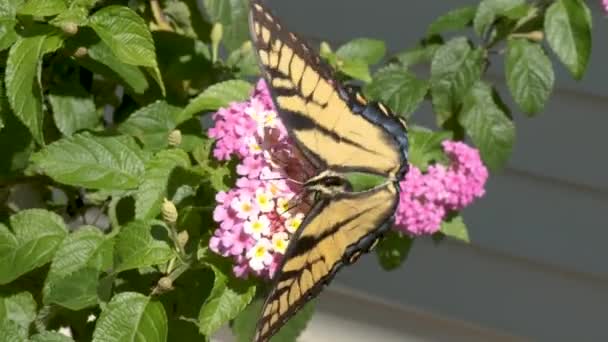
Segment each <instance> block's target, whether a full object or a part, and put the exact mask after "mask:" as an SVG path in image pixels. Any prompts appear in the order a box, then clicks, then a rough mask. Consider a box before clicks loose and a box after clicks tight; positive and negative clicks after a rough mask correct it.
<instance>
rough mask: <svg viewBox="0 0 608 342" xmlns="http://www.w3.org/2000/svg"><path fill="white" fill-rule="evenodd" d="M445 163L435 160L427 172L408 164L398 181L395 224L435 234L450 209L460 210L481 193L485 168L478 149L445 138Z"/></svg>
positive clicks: (413, 232) (406, 229) (412, 232)
mask: <svg viewBox="0 0 608 342" xmlns="http://www.w3.org/2000/svg"><path fill="white" fill-rule="evenodd" d="M442 147H443V150H444V152H445V153H446V155H447V156H448V158H449V160H450V163H449V165H448V166H445V165H443V164H434V165H431V166H429V167H428V170H427V171H426V173H422V172H421V170H420V169H419V168H417V167H415V166H413V165H410V169H409V171H408V173H407V174H406V175H405V178H404V179H403V180H402V181H401V182H400V188H401V193H400V198H399V206H398V207H397V211H396V213H395V228H396V229H398V230H401V231H404V232H406V233H408V234H410V235H414V236H417V235H428V234H434V233H436V232H437V231H439V229H440V228H441V221H442V220H443V219H444V218H445V217H446V215H447V214H448V213H450V212H454V211H459V210H462V209H464V208H465V207H466V206H468V205H469V204H471V203H472V202H473V201H474V200H475V198H478V197H481V196H483V195H484V192H485V191H484V186H485V183H486V181H487V179H488V169H487V168H486V167H485V166H484V165H483V163H482V162H481V158H480V156H479V151H478V150H476V149H474V148H472V147H470V146H468V145H466V144H464V143H462V142H458V141H444V142H443V143H442Z"/></svg>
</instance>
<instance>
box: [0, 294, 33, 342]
mask: <svg viewBox="0 0 608 342" xmlns="http://www.w3.org/2000/svg"><path fill="white" fill-rule="evenodd" d="M34 319H36V301H35V300H34V297H33V296H32V294H31V293H29V292H19V293H17V294H14V295H11V296H7V297H0V322H4V321H6V322H11V323H14V324H15V326H16V327H18V330H19V331H21V333H22V334H24V335H25V336H27V333H28V330H29V327H30V324H31V323H32V322H33V321H34ZM0 336H2V337H4V336H5V335H4V333H3V331H2V326H1V325H0Z"/></svg>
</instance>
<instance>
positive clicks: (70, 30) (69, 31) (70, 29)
mask: <svg viewBox="0 0 608 342" xmlns="http://www.w3.org/2000/svg"><path fill="white" fill-rule="evenodd" d="M61 30H62V31H63V33H65V34H66V35H68V36H73V35H75V34H76V33H78V25H77V24H76V23H73V22H66V23H63V24H62V25H61Z"/></svg>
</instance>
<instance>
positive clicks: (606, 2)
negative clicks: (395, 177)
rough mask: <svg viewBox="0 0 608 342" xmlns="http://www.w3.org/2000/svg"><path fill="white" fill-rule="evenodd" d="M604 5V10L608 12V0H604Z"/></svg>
mask: <svg viewBox="0 0 608 342" xmlns="http://www.w3.org/2000/svg"><path fill="white" fill-rule="evenodd" d="M602 5H603V7H604V11H605V12H606V13H608V0H602Z"/></svg>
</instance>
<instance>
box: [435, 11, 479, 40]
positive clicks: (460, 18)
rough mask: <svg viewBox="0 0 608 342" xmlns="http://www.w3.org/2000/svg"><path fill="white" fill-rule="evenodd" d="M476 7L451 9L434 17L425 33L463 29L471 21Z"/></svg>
mask: <svg viewBox="0 0 608 342" xmlns="http://www.w3.org/2000/svg"><path fill="white" fill-rule="evenodd" d="M476 11H477V7H475V6H466V7H462V8H458V9H455V10H452V11H450V12H448V13H446V14H444V15H442V16H440V17H439V18H437V19H435V21H433V23H431V25H429V28H428V30H427V33H426V34H427V35H429V36H432V35H435V34H441V33H444V32H449V31H454V30H460V29H463V28H465V27H467V26H469V25H470V24H471V22H473V18H475V12H476Z"/></svg>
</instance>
